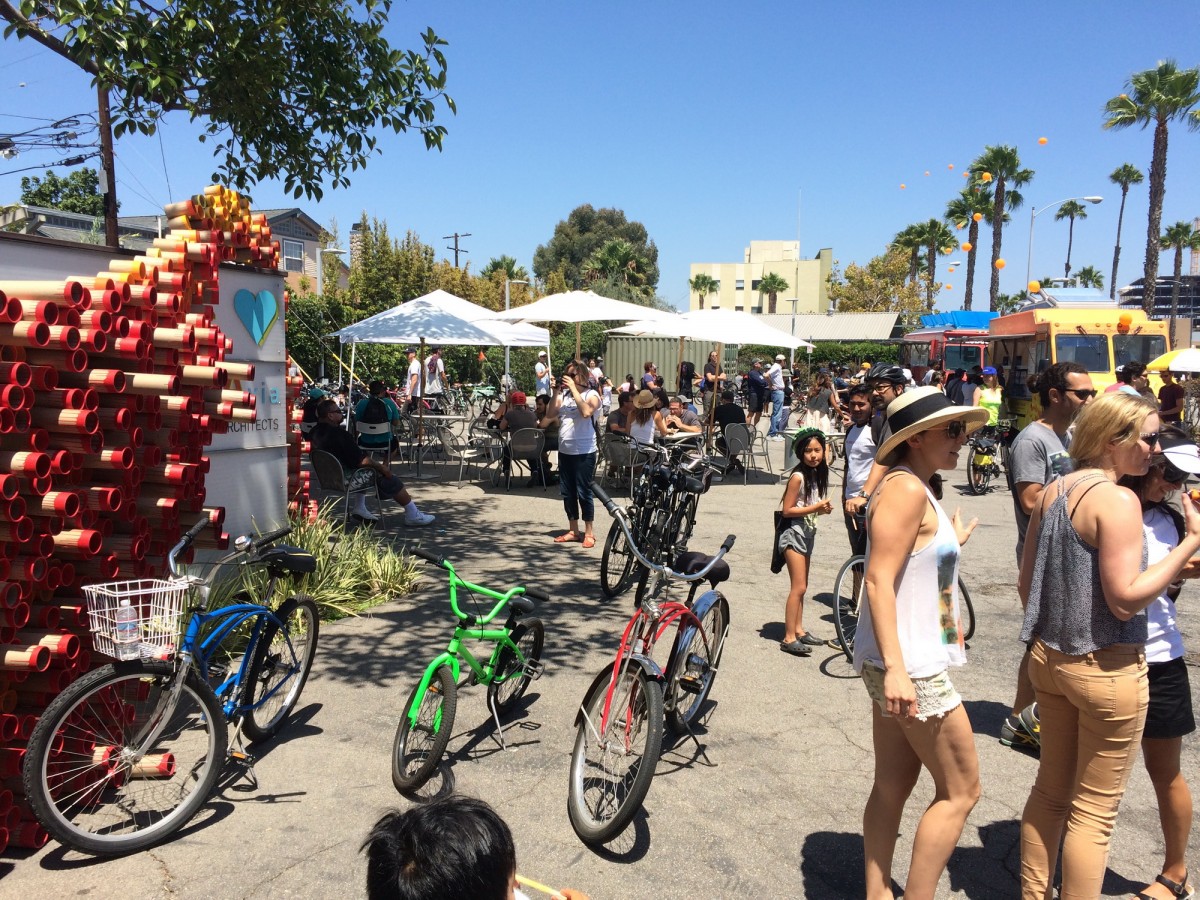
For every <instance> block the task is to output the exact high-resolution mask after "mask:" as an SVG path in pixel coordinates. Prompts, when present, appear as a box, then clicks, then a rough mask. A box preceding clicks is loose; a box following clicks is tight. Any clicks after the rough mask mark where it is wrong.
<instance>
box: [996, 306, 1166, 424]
mask: <svg viewBox="0 0 1200 900" xmlns="http://www.w3.org/2000/svg"><path fill="white" fill-rule="evenodd" d="M1038 296H1039V298H1040V299H1039V300H1038V301H1037V302H1035V303H1033V304H1030V305H1028V306H1025V307H1024V308H1022V309H1021V310H1020V311H1018V312H1014V313H1010V314H1008V315H1006V316H999V317H997V318H995V319H992V321H991V322H990V323H989V325H988V337H987V340H988V343H989V344H990V345H991V350H990V352H989V354H988V356H989V358H990V359H991V360H992V365H994V366H995V367H996V370H997V371H998V372H999V373H1000V374H1001V375H1002V376H1003V378H1004V384H1005V397H1006V401H1007V406H1008V412H1009V414H1010V415H1012V416H1014V417H1015V418H1016V419H1017V427H1019V428H1024V427H1025V426H1026V425H1027V424H1029V422H1031V421H1032V420H1034V419H1036V418H1037V417H1038V415H1039V414H1040V413H1041V403H1040V402H1039V400H1038V398H1037V395H1036V394H1034V393H1033V392H1032V391H1030V389H1029V385H1028V381H1029V377H1030V376H1031V375H1036V374H1038V373H1040V372H1043V371H1045V370H1046V369H1047V368H1049V367H1050V366H1052V365H1054V364H1055V363H1060V362H1072V361H1073V362H1078V363H1082V364H1083V365H1084V366H1086V367H1087V370H1088V372H1089V373H1091V376H1092V384H1093V385H1094V386H1095V388H1096V389H1097V390H1100V391H1103V390H1104V389H1105V388H1106V387H1108V386H1109V385H1110V384H1112V383H1113V382H1115V381H1116V380H1117V373H1116V370H1117V366H1122V365H1124V364H1125V363H1127V362H1134V361H1139V362H1144V363H1148V362H1150V361H1151V360H1152V359H1154V358H1155V357H1157V356H1161V355H1162V354H1163V353H1166V352H1167V323H1166V322H1157V321H1154V320H1152V319H1149V318H1148V317H1147V316H1146V314H1145V313H1144V312H1142V311H1141V310H1140V309H1130V308H1128V307H1124V308H1122V307H1118V306H1117V304H1116V303H1115V301H1112V300H1109V298H1108V297H1107V296H1106V295H1105V294H1103V293H1102V292H1100V291H1096V290H1092V289H1088V288H1053V289H1047V290H1044V291H1043V292H1042V293H1041V294H1040V295H1038ZM1160 387H1162V379H1161V378H1159V377H1158V375H1156V374H1151V381H1150V389H1151V390H1152V391H1154V392H1155V394H1157V393H1158V389H1159V388H1160Z"/></svg>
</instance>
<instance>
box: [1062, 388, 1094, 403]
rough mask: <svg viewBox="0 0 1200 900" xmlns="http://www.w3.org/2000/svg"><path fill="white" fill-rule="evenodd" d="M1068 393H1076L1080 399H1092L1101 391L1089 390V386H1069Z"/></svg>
mask: <svg viewBox="0 0 1200 900" xmlns="http://www.w3.org/2000/svg"><path fill="white" fill-rule="evenodd" d="M1067 393H1068V394H1074V395H1075V396H1076V397H1077V398H1078V399H1080V400H1085V401H1086V400H1090V399H1091V398H1092V397H1095V396H1096V395H1097V394H1098V393H1100V392H1099V391H1092V390H1088V389H1087V388H1067Z"/></svg>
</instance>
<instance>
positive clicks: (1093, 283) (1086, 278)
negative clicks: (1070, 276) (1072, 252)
mask: <svg viewBox="0 0 1200 900" xmlns="http://www.w3.org/2000/svg"><path fill="white" fill-rule="evenodd" d="M1075 278H1076V279H1077V280H1078V281H1079V286H1080V287H1085V288H1096V289H1097V290H1100V291H1102V290H1104V273H1103V272H1101V271H1100V270H1099V269H1097V268H1096V267H1095V266H1084V267H1083V268H1082V269H1080V270H1079V271H1077V272H1076V273H1075Z"/></svg>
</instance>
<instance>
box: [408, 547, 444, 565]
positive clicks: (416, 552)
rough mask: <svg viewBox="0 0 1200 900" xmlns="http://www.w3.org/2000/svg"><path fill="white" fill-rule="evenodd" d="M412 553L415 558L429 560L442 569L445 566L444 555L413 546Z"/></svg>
mask: <svg viewBox="0 0 1200 900" xmlns="http://www.w3.org/2000/svg"><path fill="white" fill-rule="evenodd" d="M412 555H413V556H415V557H417V559H423V560H425V562H431V563H433V564H434V565H435V566H440V567H441V568H443V569H444V568H446V559H445V557H442V556H438V555H437V554H436V553H430V552H429V551H428V550H422V549H421V548H420V547H414V548H413V549H412Z"/></svg>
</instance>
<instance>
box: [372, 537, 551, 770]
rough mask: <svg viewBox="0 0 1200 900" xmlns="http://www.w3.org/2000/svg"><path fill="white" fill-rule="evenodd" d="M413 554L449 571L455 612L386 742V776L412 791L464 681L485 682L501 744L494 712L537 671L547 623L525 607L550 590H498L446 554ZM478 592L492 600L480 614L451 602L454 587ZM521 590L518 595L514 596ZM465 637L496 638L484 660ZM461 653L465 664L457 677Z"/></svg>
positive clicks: (438, 752) (446, 739)
mask: <svg viewBox="0 0 1200 900" xmlns="http://www.w3.org/2000/svg"><path fill="white" fill-rule="evenodd" d="M412 552H413V555H414V556H417V557H419V558H420V559H423V560H425V561H426V562H430V563H433V564H434V565H435V566H439V567H441V568H443V569H445V570H446V572H447V573H449V576H450V609H451V610H453V612H454V615H455V616H457V617H458V623H457V624H456V625H455V626H454V636H453V637H452V638H451V639H450V643H449V644H448V645H447V646H446V649H445V650H444V651H443V652H442V653H441V654H439V655H438V656H437V657H435V658H434V660H433V661H432V662H431V663H430V664H429V665H428V666H426V667H425V673H424V674H423V675H422V676H421V681H420V682H419V683H418V684H417V686H416V688H415V689H414V690H413V692H412V694H411V695H409V698H408V702H407V703H405V704H404V714H403V715H402V716H401V718H400V724H399V725H398V726H397V727H396V739H395V742H394V743H393V745H392V783H393V784H394V785H395V786H396V790H398V791H400V792H401V793H411V792H412V791H415V790H417V789H418V788H420V787H421V785H423V784H424V783H425V782H426V781H428V780H429V778H430V776H431V775H433V772H434V770H435V769H436V768H437V765H438V762H439V761H440V760H441V758H442V754H443V753H445V752H446V745H447V744H449V743H450V734H451V730H452V729H453V727H454V714H455V712H456V711H457V708H458V689H459V688H460V687H465V686H466V685H468V684H483V685H486V686H487V703H488V709H490V710H491V712H492V718H493V719H494V720H495V722H496V731H497V732H498V734H499V735H500V746H501V747H506V746H507V745H506V744H505V741H504V728H503V726H502V725H501V724H500V714H501V713H505V712H508V711H509V710H511V709H512V708H513V706H515V705H516V703H517V701H518V700H520V699H521V697H522V695H524V693H525V689H526V688H528V687H529V682H530V681H533V680H534V679H536V678H540V677H541V675H542V670H543V668H544V667H543V666H542V663H541V656H542V644H543V642H544V641H545V635H546V629H545V626H544V625H543V624H542V620H541V619H538V618H534V617H532V616H530V615H529V613H531V612H533V600H531V599H529V598H533V599H534V600H540V601H542V602H544V603H545V602H549V600H550V596H549V595H548V594H547V593H546V592H545V591H542V590H539V589H538V588H534V587H514V588H509V589H508V590H507V591H505V592H503V593H501V592H499V591H493V590H490V589H489V588H485V587H481V586H480V585H477V584H471V583H470V582H468V581H463V580H462V579H461V578H459V577H458V575H457V574H456V573H455V571H454V566H452V565H451V564H450V563H449V562H448V561H447V560H445V559H443V558H442V557H440V556H438V555H437V554H435V553H430V552H429V551H428V550H422V549H420V548H417V549H415V550H413V551H412ZM460 587H461V588H465V589H466V590H467V591H468V592H470V593H472V594H476V595H481V596H483V597H486V598H488V599H489V600H495V601H496V604H495V606H493V607H492V609H491V611H490V612H488V613H487V614H486V615H482V616H475V615H471V614H469V613H465V612H463V611H462V610H461V609H460V608H459V605H458V589H459V588H460ZM522 594H524V595H525V596H521V595H522ZM506 609H507V610H508V619H507V620H506V621H505V622H504V624H503V625H502V626H501V627H499V628H488V627H487V626H488V625H489V624H490V623H491V622H493V621H494V620H495V619H496V618H497V617H498V616H499V615H500V613H501V612H503V611H504V610H506ZM464 640H474V641H490V642H491V643H493V644H494V645H495V647H494V649H493V650H492V655H491V657H490V658H489V659H488V661H487V662H486V663H480V661H479V660H478V659H476V658H475V656H474V655H473V654H472V653H471V651H470V650H468V649H467V648H466V647H465V646H463V641H464ZM460 659H461V660H462V661H465V662H466V664H467V668H468V669H469V672H468V673H467V674H466V675H465V676H462V680H461V681H460V675H462V672H461V666H460Z"/></svg>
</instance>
